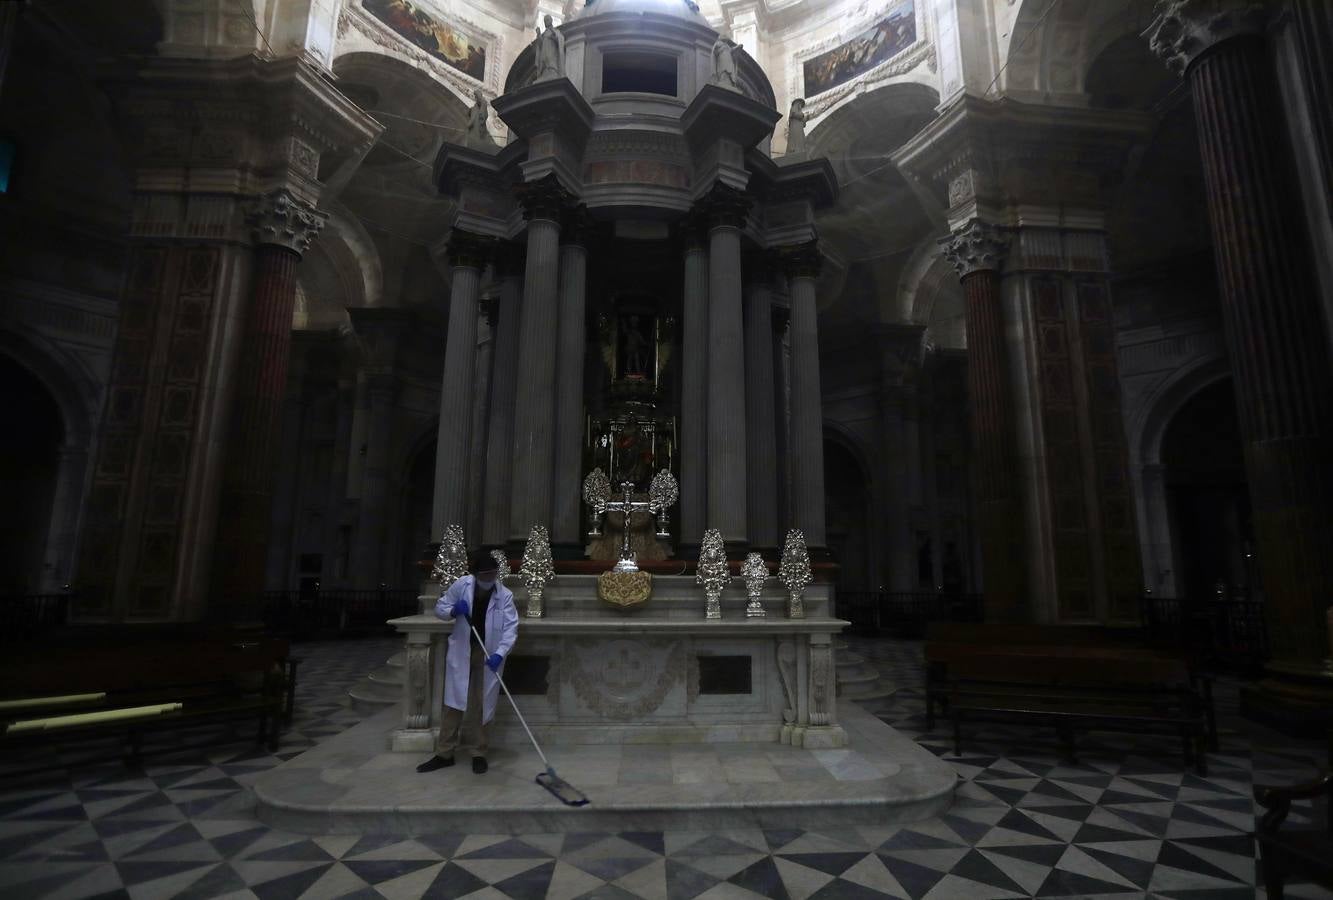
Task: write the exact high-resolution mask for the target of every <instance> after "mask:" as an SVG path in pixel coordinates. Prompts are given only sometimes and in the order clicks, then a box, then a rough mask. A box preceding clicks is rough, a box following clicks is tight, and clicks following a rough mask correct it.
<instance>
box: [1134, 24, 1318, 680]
mask: <svg viewBox="0 0 1333 900" xmlns="http://www.w3.org/2000/svg"><path fill="white" fill-rule="evenodd" d="M1197 6H1198V8H1196V6H1195V5H1186V4H1181V3H1176V4H1171V5H1170V6H1169V7H1168V8H1167V9H1166V11H1165V12H1164V13H1163V15H1161V16H1159V18H1158V20H1157V21H1156V22H1155V23H1154V25H1153V27H1152V28H1151V29H1150V35H1149V38H1150V42H1151V45H1152V48H1153V50H1154V51H1156V52H1157V53H1158V54H1159V55H1161V56H1162V57H1163V58H1164V59H1166V60H1167V63H1168V64H1169V65H1170V66H1171V67H1172V68H1174V69H1175V70H1176V71H1179V72H1183V73H1184V75H1185V77H1186V78H1187V79H1188V80H1189V82H1190V88H1191V94H1192V96H1193V98H1194V112H1195V118H1196V119H1197V121H1198V131H1199V143H1200V150H1201V155H1202V157H1203V171H1204V183H1205V185H1206V187H1207V191H1208V211H1209V218H1210V219H1211V221H1212V231H1213V247H1214V252H1215V257H1214V258H1215V259H1216V261H1217V280H1218V284H1219V286H1220V287H1221V293H1222V321H1223V326H1224V330H1225V332H1226V338H1227V345H1228V350H1229V356H1230V359H1231V366H1232V372H1233V374H1234V377H1235V382H1236V404H1237V407H1238V410H1239V418H1240V428H1241V437H1242V440H1243V442H1244V450H1245V471H1246V478H1247V481H1248V482H1249V488H1250V499H1251V504H1252V506H1253V509H1254V526H1255V537H1256V540H1257V543H1258V558H1259V566H1260V569H1261V571H1262V576H1263V584H1264V591H1265V594H1266V597H1267V614H1268V630H1269V642H1270V646H1271V648H1272V653H1273V656H1274V657H1275V658H1278V659H1282V658H1290V659H1295V660H1300V661H1304V662H1311V663H1313V662H1316V661H1318V660H1319V659H1321V658H1322V657H1324V656H1325V655H1326V654H1327V653H1328V652H1329V647H1328V645H1327V639H1326V636H1327V627H1326V624H1325V618H1324V616H1325V610H1326V609H1327V608H1328V605H1329V602H1330V598H1333V554H1331V553H1329V547H1333V368H1331V367H1330V362H1329V348H1328V343H1327V341H1326V340H1325V334H1324V331H1323V322H1322V320H1321V312H1320V309H1319V306H1318V291H1317V290H1316V287H1315V279H1314V277H1313V271H1312V266H1311V261H1310V259H1309V256H1308V253H1307V249H1306V248H1307V244H1306V236H1305V235H1304V234H1303V233H1302V229H1301V226H1300V217H1299V216H1298V215H1297V214H1295V212H1294V211H1295V210H1298V209H1300V203H1299V198H1298V197H1297V196H1296V194H1295V193H1294V191H1293V185H1292V184H1291V182H1290V174H1289V173H1290V170H1291V168H1292V163H1291V161H1290V160H1289V159H1288V158H1287V156H1286V154H1285V153H1284V152H1283V149H1282V148H1283V147H1284V143H1283V142H1282V141H1281V140H1278V139H1276V138H1277V136H1278V135H1279V134H1280V133H1281V131H1282V129H1281V123H1280V122H1279V121H1278V119H1277V116H1276V112H1275V111H1276V110H1277V109H1279V108H1280V107H1279V105H1278V102H1277V97H1276V96H1275V93H1274V90H1273V72H1272V68H1271V65H1270V63H1269V60H1268V58H1267V54H1266V50H1265V44H1264V36H1263V28H1264V25H1265V8H1264V6H1263V5H1262V4H1259V3H1240V2H1235V0H1231V2H1223V3H1220V4H1217V3H1214V4H1202V5H1197ZM1218 7H1221V8H1220V9H1218Z"/></svg>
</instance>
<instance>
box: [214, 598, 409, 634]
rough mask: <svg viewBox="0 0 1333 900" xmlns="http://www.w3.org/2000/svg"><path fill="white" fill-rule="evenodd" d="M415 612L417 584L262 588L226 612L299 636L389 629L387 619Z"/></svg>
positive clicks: (235, 619)
mask: <svg viewBox="0 0 1333 900" xmlns="http://www.w3.org/2000/svg"><path fill="white" fill-rule="evenodd" d="M416 612H417V591H416V590H415V589H414V588H372V589H370V590H351V589H342V588H335V589H326V590H319V589H306V590H295V591H264V592H263V593H262V594H260V595H259V596H258V597H257V598H256V600H255V602H254V604H253V605H251V606H249V607H248V608H237V607H234V606H233V607H232V608H230V609H228V610H226V611H225V615H226V617H227V618H228V619H229V620H230V621H231V622H232V623H238V622H244V621H250V622H262V623H263V626H264V631H266V632H268V633H269V634H277V635H285V636H287V637H290V638H294V639H297V640H302V639H307V638H315V637H330V636H336V635H343V634H351V633H359V632H366V631H378V630H387V629H388V626H387V625H385V624H384V623H385V621H386V620H388V619H396V618H398V617H400V616H410V615H414V614H415V613H416Z"/></svg>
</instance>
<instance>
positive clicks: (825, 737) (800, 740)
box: [791, 725, 847, 750]
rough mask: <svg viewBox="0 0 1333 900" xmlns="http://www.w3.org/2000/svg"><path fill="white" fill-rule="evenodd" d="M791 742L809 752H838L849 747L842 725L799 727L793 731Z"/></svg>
mask: <svg viewBox="0 0 1333 900" xmlns="http://www.w3.org/2000/svg"><path fill="white" fill-rule="evenodd" d="M791 742H792V743H793V744H795V745H796V746H798V747H804V748H806V749H807V750H836V749H837V748H839V747H846V746H847V732H845V731H843V730H842V726H841V725H806V726H800V725H797V726H795V727H794V728H793V729H792V735H791Z"/></svg>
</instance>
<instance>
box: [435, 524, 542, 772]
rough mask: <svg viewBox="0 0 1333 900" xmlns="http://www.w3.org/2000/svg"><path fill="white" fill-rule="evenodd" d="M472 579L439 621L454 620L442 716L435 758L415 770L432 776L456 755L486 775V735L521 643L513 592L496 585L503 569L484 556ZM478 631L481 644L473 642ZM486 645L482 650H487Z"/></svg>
mask: <svg viewBox="0 0 1333 900" xmlns="http://www.w3.org/2000/svg"><path fill="white" fill-rule="evenodd" d="M471 568H472V574H471V575H464V576H463V577H462V578H460V579H458V580H457V581H455V582H454V583H453V584H451V585H449V587H448V589H447V590H445V591H444V592H443V593H442V594H441V595H440V599H439V600H438V601H437V602H436V604H435V615H436V616H438V617H439V618H441V619H450V618H452V619H453V622H454V630H453V631H452V632H451V633H450V634H449V649H448V653H447V654H446V655H445V661H444V669H445V671H444V714H443V716H441V718H440V735H439V737H438V738H436V741H435V755H434V756H433V757H431V758H430V759H428V760H426V761H425V762H424V763H422V764H421V765H419V766H417V771H418V772H434V771H435V770H436V769H443V768H444V767H446V766H452V765H453V764H454V752H455V751H456V750H459V749H461V750H463V752H465V753H469V754H471V756H472V771H473V772H476V773H477V774H478V775H480V774H482V773H484V772H485V771H486V768H487V765H486V732H487V730H488V726H489V725H490V723H491V719H493V718H495V704H496V701H497V699H498V698H499V696H500V672H501V671H502V670H503V668H504V661H505V658H506V657H507V656H508V655H509V651H510V650H512V649H513V647H514V642H515V641H516V640H517V639H518V609H517V608H515V606H514V595H513V594H512V593H511V592H510V590H509V588H507V587H505V586H504V585H503V584H500V583H499V582H498V580H497V576H498V574H499V568H498V566H497V564H496V562H495V560H494V559H493V558H492V557H491V556H490V555H489V554H487V553H486V552H485V551H484V550H483V551H478V552H477V554H476V555H475V556H474V557H473V558H472V566H471ZM473 627H475V628H476V630H477V635H478V636H479V637H480V641H474V640H473V636H472V628H473ZM483 645H484V648H485V649H483Z"/></svg>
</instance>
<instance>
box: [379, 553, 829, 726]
mask: <svg viewBox="0 0 1333 900" xmlns="http://www.w3.org/2000/svg"><path fill="white" fill-rule="evenodd" d="M514 580H517V579H514ZM511 587H512V588H513V590H514V600H515V603H516V604H517V605H518V607H519V609H520V610H522V609H525V607H526V591H525V589H524V588H523V587H522V586H521V585H511ZM428 600H429V601H430V602H432V603H433V600H434V598H433V596H429V595H423V607H424V605H425V603H426V601H428ZM831 600H832V586H831V585H828V584H822V583H819V584H813V585H810V587H809V588H807V590H806V601H805V602H806V616H805V617H804V618H801V619H788V618H787V617H786V604H787V595H786V591H785V590H783V589H782V588H781V587H780V586H779V585H777V583H776V582H773V583H772V584H771V586H770V587H768V588H766V589H765V590H764V592H763V593H762V595H761V597H760V602H761V603H762V605H763V606H764V611H765V615H764V616H763V617H762V618H755V617H747V616H746V604H747V598H746V593H745V589H744V586H743V583H742V582H741V581H740V580H739V579H735V580H733V582H732V586H730V587H728V589H727V590H726V591H725V592H724V593H723V595H722V618H721V619H712V620H705V619H704V597H703V592H702V591H701V590H700V589H699V588H698V587H697V586H696V585H695V583H694V577H693V576H692V575H691V576H685V575H675V576H672V575H667V576H662V575H659V576H657V577H655V578H654V580H653V597H652V599H651V600H649V601H648V602H647V603H644V604H642V605H641V606H636V607H632V608H630V609H621V608H619V607H615V606H612V605H610V604H608V603H606V602H604V601H602V600H600V599H598V597H597V579H596V577H595V576H593V575H561V576H559V577H558V578H557V579H556V581H555V582H554V583H552V584H551V585H549V586H548V587H547V588H546V592H545V613H544V615H543V616H542V617H541V618H528V617H524V618H523V619H522V620H521V622H520V625H519V638H518V643H517V645H516V646H515V648H514V652H513V653H512V654H511V657H510V660H509V662H508V663H507V664H506V671H505V674H506V682H507V683H508V684H509V687H510V690H511V691H513V692H514V694H515V700H516V701H517V702H518V703H519V704H520V707H521V708H522V710H523V714H524V716H525V717H526V718H527V720H528V724H529V725H530V726H531V727H532V728H533V731H534V733H535V734H536V735H537V738H538V740H540V741H542V743H543V744H544V745H545V744H551V745H559V744H617V743H718V742H736V741H757V742H773V743H783V744H791V745H793V746H797V747H806V748H812V749H813V748H835V747H842V746H844V745H846V743H847V733H846V731H845V730H844V729H843V727H842V726H841V725H840V724H839V722H838V715H837V704H836V697H835V689H834V665H835V664H834V648H833V637H834V635H836V634H838V633H839V632H840V631H841V630H842V629H843V628H844V627H845V626H846V625H847V623H846V622H844V621H842V620H840V619H836V618H833V617H832V615H831V613H830V606H831ZM390 624H391V625H393V627H394V628H396V629H397V630H398V631H400V632H402V633H403V634H404V636H405V642H406V660H407V677H406V678H405V679H404V681H403V706H402V718H401V720H400V722H399V723H398V726H397V727H396V728H395V729H394V731H393V733H392V735H391V738H390V745H391V746H392V748H393V749H394V750H398V751H410V752H427V751H429V750H430V749H431V748H432V747H433V746H434V730H435V729H436V728H438V725H439V715H440V712H439V710H440V705H441V691H442V690H443V680H442V673H443V671H444V669H443V662H444V653H445V651H446V641H445V637H446V635H447V634H448V632H449V631H450V630H452V628H453V623H452V621H445V620H441V619H437V618H436V617H435V616H434V615H433V614H430V613H423V614H421V615H416V616H407V617H404V618H399V619H393V620H390ZM492 727H493V731H492V743H496V744H512V743H518V742H522V741H524V740H525V739H524V737H523V733H522V730H521V728H520V726H519V724H518V721H517V719H515V718H514V716H513V713H512V711H511V710H510V709H509V706H508V704H507V703H505V702H501V704H500V708H499V710H498V711H497V713H496V719H495V722H494V724H493V726H492Z"/></svg>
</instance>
